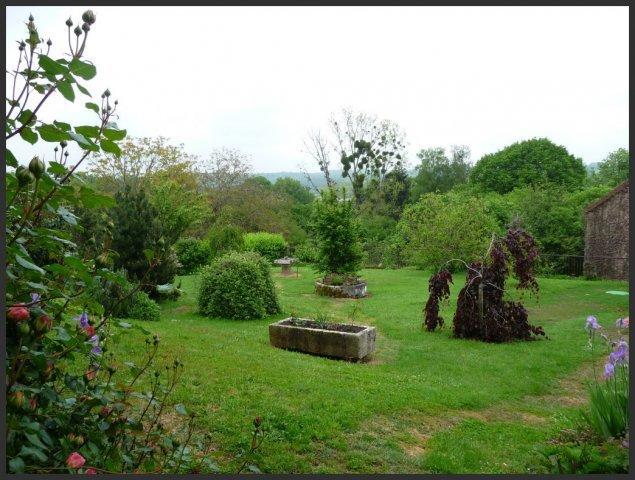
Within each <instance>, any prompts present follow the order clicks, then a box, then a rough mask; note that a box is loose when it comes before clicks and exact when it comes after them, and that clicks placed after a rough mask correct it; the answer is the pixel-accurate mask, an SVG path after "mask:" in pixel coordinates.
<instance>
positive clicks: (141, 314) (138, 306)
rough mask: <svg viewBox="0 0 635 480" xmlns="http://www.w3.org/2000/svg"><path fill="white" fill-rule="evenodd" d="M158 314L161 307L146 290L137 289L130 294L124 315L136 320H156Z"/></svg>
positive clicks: (158, 316)
mask: <svg viewBox="0 0 635 480" xmlns="http://www.w3.org/2000/svg"><path fill="white" fill-rule="evenodd" d="M160 316H161V309H160V308H159V305H157V302H155V301H154V300H152V299H151V298H150V297H149V296H148V294H147V293H146V292H143V291H139V292H136V293H135V294H134V295H133V296H132V301H131V302H130V307H129V310H128V312H127V314H126V317H128V318H134V319H137V320H148V321H157V320H159V318H160Z"/></svg>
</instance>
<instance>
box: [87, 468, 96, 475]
mask: <svg viewBox="0 0 635 480" xmlns="http://www.w3.org/2000/svg"><path fill="white" fill-rule="evenodd" d="M84 473H85V474H86V475H96V474H97V470H95V469H94V468H87V469H86V471H85V472H84Z"/></svg>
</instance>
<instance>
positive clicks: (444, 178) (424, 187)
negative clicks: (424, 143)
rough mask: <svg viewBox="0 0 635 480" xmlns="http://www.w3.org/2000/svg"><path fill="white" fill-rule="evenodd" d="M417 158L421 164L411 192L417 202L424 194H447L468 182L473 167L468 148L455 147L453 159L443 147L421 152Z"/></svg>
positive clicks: (418, 166)
mask: <svg viewBox="0 0 635 480" xmlns="http://www.w3.org/2000/svg"><path fill="white" fill-rule="evenodd" d="M417 157H419V160H420V161H421V163H420V164H419V165H417V167H416V172H417V173H416V175H415V176H414V178H413V179H412V189H411V192H410V193H411V195H412V200H413V201H415V202H416V201H417V200H418V199H419V197H420V196H421V195H423V194H424V193H445V192H448V191H450V190H451V189H452V188H453V187H454V186H455V185H460V184H463V183H466V182H467V180H468V176H469V173H470V169H471V165H470V164H469V157H470V150H469V148H467V147H463V146H462V147H458V146H455V147H453V148H452V158H451V159H450V158H448V157H447V155H446V154H445V149H444V148H442V147H438V148H428V149H425V150H420V151H419V153H417Z"/></svg>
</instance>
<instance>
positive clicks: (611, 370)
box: [604, 362, 615, 378]
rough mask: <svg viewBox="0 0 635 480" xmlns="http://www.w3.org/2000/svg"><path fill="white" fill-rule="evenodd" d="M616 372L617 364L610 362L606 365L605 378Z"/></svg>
mask: <svg viewBox="0 0 635 480" xmlns="http://www.w3.org/2000/svg"><path fill="white" fill-rule="evenodd" d="M614 374H615V366H614V365H613V364H612V363H611V362H609V363H607V364H606V365H604V378H611V377H612V376H613V375H614Z"/></svg>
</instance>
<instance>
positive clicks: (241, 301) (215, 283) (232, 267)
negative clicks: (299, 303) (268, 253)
mask: <svg viewBox="0 0 635 480" xmlns="http://www.w3.org/2000/svg"><path fill="white" fill-rule="evenodd" d="M198 307H199V311H200V313H201V314H203V315H207V316H209V317H222V318H230V319H235V320H249V319H256V318H262V317H264V316H265V315H267V314H274V313H278V312H279V311H280V305H279V303H278V298H277V295H276V291H275V285H274V283H273V279H272V277H271V272H270V267H269V263H268V262H267V260H265V259H264V258H263V257H262V256H260V255H259V254H258V253H255V252H246V253H236V252H233V253H228V254H225V255H223V256H222V257H220V258H218V259H216V260H215V261H214V262H212V264H211V265H209V266H207V267H205V268H204V269H203V270H202V272H201V286H200V290H199V296H198Z"/></svg>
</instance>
